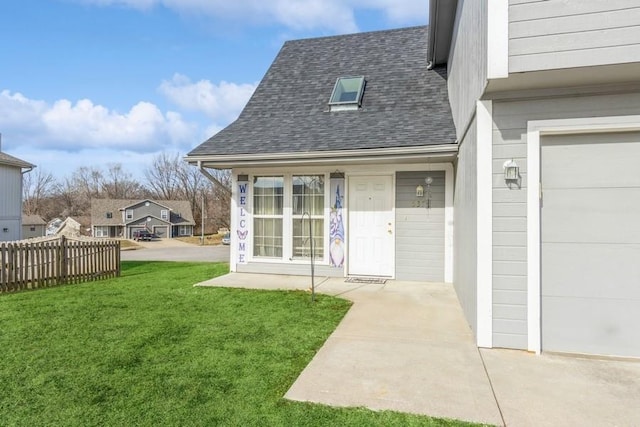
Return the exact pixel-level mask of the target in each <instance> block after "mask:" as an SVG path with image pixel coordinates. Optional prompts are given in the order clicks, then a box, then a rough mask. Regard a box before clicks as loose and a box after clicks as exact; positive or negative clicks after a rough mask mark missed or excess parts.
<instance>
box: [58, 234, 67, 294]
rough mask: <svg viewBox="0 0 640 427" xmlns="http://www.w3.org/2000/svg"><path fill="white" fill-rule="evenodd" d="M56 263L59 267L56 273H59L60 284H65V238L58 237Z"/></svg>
mask: <svg viewBox="0 0 640 427" xmlns="http://www.w3.org/2000/svg"><path fill="white" fill-rule="evenodd" d="M58 251H59V252H58V262H59V263H60V264H59V265H60V267H59V269H58V271H59V272H60V283H63V284H66V283H67V238H66V237H65V236H64V235H62V236H60V245H59V249H58Z"/></svg>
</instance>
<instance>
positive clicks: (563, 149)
mask: <svg viewBox="0 0 640 427" xmlns="http://www.w3.org/2000/svg"><path fill="white" fill-rule="evenodd" d="M595 138H599V139H597V140H596V139H595ZM588 140H591V141H589V143H588V144H585V141H588ZM556 141H561V143H560V144H555V142H556ZM638 141H640V139H639V137H638V133H637V132H629V133H621V134H618V135H610V137H608V136H606V135H595V136H594V135H575V136H562V137H548V136H547V137H544V141H543V142H544V143H545V147H544V153H545V156H546V157H545V159H544V164H543V165H542V167H543V175H544V177H545V185H547V186H554V184H555V183H559V184H560V185H561V187H563V188H567V187H570V188H581V187H593V186H596V187H618V186H625V187H637V186H640V174H637V173H636V174H624V173H607V172H606V171H603V170H602V168H603V163H606V164H608V165H612V166H613V165H615V169H613V170H615V171H617V172H623V171H625V170H626V171H633V170H637V168H638V157H637V156H640V148H639V147H638V144H637V143H638ZM604 166H605V167H607V165H604ZM584 172H587V173H588V174H589V175H590V176H591V177H592V178H594V179H589V180H585V179H584V176H583V173H584Z"/></svg>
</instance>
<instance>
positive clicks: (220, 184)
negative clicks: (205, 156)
mask: <svg viewBox="0 0 640 427" xmlns="http://www.w3.org/2000/svg"><path fill="white" fill-rule="evenodd" d="M198 169H199V170H200V173H202V174H203V175H204V176H206V177H207V178H208V179H209V181H211V182H213V183H214V184H216V185H217V186H218V187H220V188H221V189H222V190H224V191H225V193H227V194H228V195H229V196H231V190H229V189H228V188H227V187H225V186H224V185H223V184H222V183H221V182H220V180H219V179H218V178H216V177H215V176H213V175H211V173H209V171H208V170H206V169H205V168H204V166H202V161H201V160H198Z"/></svg>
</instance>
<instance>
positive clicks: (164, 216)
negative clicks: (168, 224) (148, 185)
mask: <svg viewBox="0 0 640 427" xmlns="http://www.w3.org/2000/svg"><path fill="white" fill-rule="evenodd" d="M160 219H164V220H167V219H169V211H168V210H166V209H162V210H161V211H160Z"/></svg>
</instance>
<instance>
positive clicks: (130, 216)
mask: <svg viewBox="0 0 640 427" xmlns="http://www.w3.org/2000/svg"><path fill="white" fill-rule="evenodd" d="M124 217H125V219H133V209H127V210H126V211H125V212H124Z"/></svg>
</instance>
